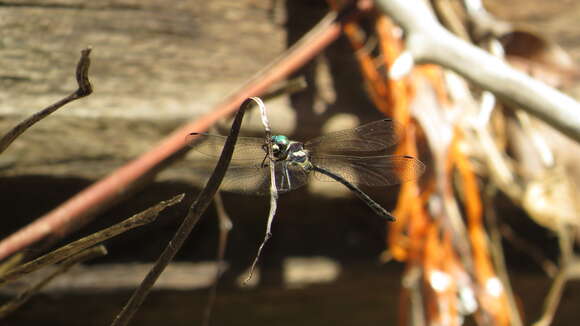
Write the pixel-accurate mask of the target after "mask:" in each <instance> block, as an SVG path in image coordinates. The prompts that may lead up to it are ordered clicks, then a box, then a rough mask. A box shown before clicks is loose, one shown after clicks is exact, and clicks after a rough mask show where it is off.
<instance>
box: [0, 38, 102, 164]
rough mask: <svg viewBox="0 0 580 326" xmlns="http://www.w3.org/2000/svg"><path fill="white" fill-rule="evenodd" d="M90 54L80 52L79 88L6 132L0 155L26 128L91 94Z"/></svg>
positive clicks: (84, 51)
mask: <svg viewBox="0 0 580 326" xmlns="http://www.w3.org/2000/svg"><path fill="white" fill-rule="evenodd" d="M90 54H91V49H90V48H86V49H84V50H82V51H81V58H80V60H79V63H78V64H77V69H76V78H77V83H78V85H79V88H78V89H77V90H76V91H74V92H73V93H72V94H70V95H69V96H67V97H65V98H63V99H61V100H60V101H58V102H56V103H54V104H52V105H50V106H48V107H46V108H44V109H42V110H41V111H39V112H37V113H35V114H33V115H32V116H30V117H29V118H28V119H26V120H24V121H22V122H20V123H19V124H18V125H16V127H14V128H12V129H11V130H10V131H8V132H7V133H6V134H5V135H4V136H3V137H2V139H0V154H2V153H3V152H4V151H5V150H6V148H8V146H10V144H12V142H13V141H14V140H16V138H18V136H20V135H22V133H24V132H25V131H26V130H27V129H28V128H30V127H32V126H33V125H34V124H35V123H37V122H38V121H40V120H42V119H44V118H46V117H47V116H48V115H50V114H51V113H53V112H54V111H56V110H58V109H60V108H61V107H63V106H64V105H65V104H67V103H69V102H72V101H74V100H78V99H79V98H81V97H85V96H87V95H89V94H91V93H92V92H93V87H92V86H91V83H90V82H89V66H90V65H91V59H90V58H89V55H90Z"/></svg>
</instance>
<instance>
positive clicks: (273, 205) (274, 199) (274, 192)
mask: <svg viewBox="0 0 580 326" xmlns="http://www.w3.org/2000/svg"><path fill="white" fill-rule="evenodd" d="M252 99H254V101H255V102H256V103H257V104H258V108H259V109H260V117H261V119H262V124H263V125H264V134H265V137H266V146H267V150H268V160H269V161H270V162H269V164H268V166H269V167H270V211H269V213H268V222H267V226H266V234H265V235H264V240H262V243H261V244H260V247H259V248H258V253H257V254H256V257H255V258H254V261H253V262H252V266H251V267H250V272H249V273H248V277H247V278H246V279H245V280H244V284H247V283H248V282H249V281H250V280H251V279H252V275H254V270H255V269H256V265H257V264H258V260H259V259H260V255H261V254H262V249H264V246H265V245H266V242H268V240H269V239H270V238H271V237H272V222H273V221H274V215H276V209H277V208H278V189H277V188H276V175H275V167H274V164H273V162H274V154H273V153H274V151H273V149H272V128H270V121H269V120H268V112H267V110H266V106H265V105H264V102H262V100H260V99H259V98H257V97H254V98H252Z"/></svg>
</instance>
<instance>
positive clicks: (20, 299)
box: [0, 245, 107, 319]
mask: <svg viewBox="0 0 580 326" xmlns="http://www.w3.org/2000/svg"><path fill="white" fill-rule="evenodd" d="M106 254H107V249H106V248H105V246H103V245H99V246H97V247H92V248H89V249H86V250H84V251H81V252H80V253H77V254H75V255H74V256H71V257H69V258H68V259H67V260H65V261H64V262H63V263H62V264H61V265H59V268H58V269H56V270H55V271H53V272H52V273H50V274H49V275H47V276H46V277H45V278H43V279H42V280H41V281H39V282H38V283H36V284H35V285H33V286H32V287H30V288H29V289H27V290H26V291H24V292H23V293H21V294H20V295H19V296H17V297H16V298H14V299H13V300H12V301H10V302H8V303H6V304H4V305H2V307H0V319H1V318H4V317H6V316H7V315H9V314H10V313H12V312H14V311H15V310H17V309H18V308H20V307H21V306H22V305H23V304H25V303H26V302H27V301H28V300H29V299H30V298H31V297H32V296H34V295H35V294H36V293H38V291H40V289H42V288H43V287H44V286H46V285H47V284H48V283H49V282H50V281H52V280H53V279H54V278H55V277H57V276H59V275H61V274H64V273H66V272H67V271H68V270H69V269H70V268H71V267H73V266H74V265H76V264H78V263H81V262H83V261H87V260H90V259H93V258H97V257H100V256H104V255H106Z"/></svg>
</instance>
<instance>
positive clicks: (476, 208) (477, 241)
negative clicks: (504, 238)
mask: <svg viewBox="0 0 580 326" xmlns="http://www.w3.org/2000/svg"><path fill="white" fill-rule="evenodd" d="M461 137H462V134H461V131H460V130H459V129H456V130H455V139H454V141H453V143H452V145H451V155H452V157H453V162H454V164H455V167H456V168H457V170H458V172H459V174H460V176H461V181H462V183H463V189H464V193H465V206H466V210H467V218H468V235H469V240H470V243H471V248H472V255H473V260H474V264H475V274H476V275H475V276H476V278H477V281H478V283H479V288H480V289H481V291H479V293H478V297H479V300H480V303H481V305H482V306H483V308H484V309H485V310H486V311H487V312H488V313H489V314H490V315H491V316H492V317H493V318H494V319H495V320H496V323H497V325H509V310H508V309H509V305H508V300H507V297H506V293H505V291H504V290H503V289H500V290H499V292H498V293H491V292H490V289H489V285H490V283H489V282H490V280H496V281H495V282H499V277H498V276H497V275H496V273H495V271H494V269H493V266H492V263H491V259H490V254H489V249H488V248H489V245H488V243H487V237H486V234H485V230H484V226H483V221H482V210H483V208H482V203H481V194H480V191H479V186H478V185H477V178H476V176H475V173H474V172H473V167H472V166H471V163H470V162H469V160H468V159H467V157H466V156H465V153H463V151H461V147H460V144H461Z"/></svg>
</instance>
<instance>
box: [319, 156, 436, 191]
mask: <svg viewBox="0 0 580 326" xmlns="http://www.w3.org/2000/svg"><path fill="white" fill-rule="evenodd" d="M311 161H312V163H313V164H314V165H316V166H319V167H321V168H323V169H326V170H328V171H330V172H332V173H335V174H338V175H339V176H341V177H343V178H344V179H345V180H347V181H348V182H350V183H353V184H356V185H366V186H373V187H380V186H390V185H395V184H399V183H402V182H406V181H410V180H414V179H417V178H418V177H420V176H421V174H423V172H424V171H425V165H424V164H423V163H421V161H419V160H418V159H416V158H413V157H410V156H398V155H382V156H365V157H359V156H346V155H321V156H313V157H312V158H311ZM315 177H316V178H317V179H319V180H322V181H334V180H333V179H332V178H330V177H328V176H326V175H323V174H320V173H316V174H315Z"/></svg>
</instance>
